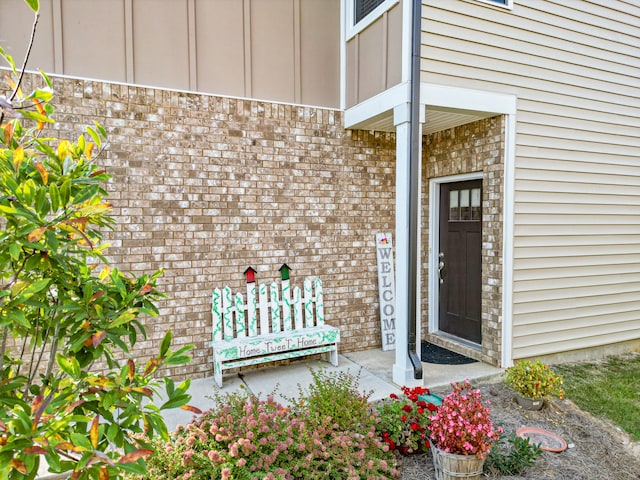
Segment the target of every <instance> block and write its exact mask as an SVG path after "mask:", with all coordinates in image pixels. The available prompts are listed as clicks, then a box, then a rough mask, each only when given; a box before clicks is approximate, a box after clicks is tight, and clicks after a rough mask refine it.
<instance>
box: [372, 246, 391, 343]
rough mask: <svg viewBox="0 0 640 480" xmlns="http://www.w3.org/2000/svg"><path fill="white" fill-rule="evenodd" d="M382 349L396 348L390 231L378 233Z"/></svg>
mask: <svg viewBox="0 0 640 480" xmlns="http://www.w3.org/2000/svg"><path fill="white" fill-rule="evenodd" d="M376 257H377V259H378V297H379V300H380V327H381V330H382V350H383V351H386V350H393V349H395V348H396V282H395V276H394V271H395V269H394V268H393V246H392V245H391V234H390V233H376Z"/></svg>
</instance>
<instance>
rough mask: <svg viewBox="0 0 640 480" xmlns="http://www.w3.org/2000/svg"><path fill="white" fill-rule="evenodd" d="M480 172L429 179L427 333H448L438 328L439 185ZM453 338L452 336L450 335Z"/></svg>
mask: <svg viewBox="0 0 640 480" xmlns="http://www.w3.org/2000/svg"><path fill="white" fill-rule="evenodd" d="M482 179H483V173H482V172H472V173H463V174H460V175H449V176H446V177H438V178H431V179H429V249H428V252H429V259H428V265H429V270H428V272H429V278H428V286H429V287H428V299H429V307H428V314H429V333H433V334H442V335H446V336H447V337H449V334H446V333H444V332H440V330H439V328H438V324H439V322H438V319H439V318H440V317H439V315H440V307H439V304H440V302H439V301H438V300H439V293H440V283H439V281H438V279H439V277H438V251H439V250H438V247H439V239H440V187H441V185H442V184H445V183H455V182H464V181H467V180H482ZM451 338H454V337H451ZM455 338H456V341H460V343H464V344H465V345H467V344H468V345H470V346H474V347H476V348H477V346H478V344H475V343H471V342H468V343H467V342H465V341H464V340H463V339H459V340H458V339H457V337H455Z"/></svg>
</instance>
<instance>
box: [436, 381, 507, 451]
mask: <svg viewBox="0 0 640 480" xmlns="http://www.w3.org/2000/svg"><path fill="white" fill-rule="evenodd" d="M451 386H452V387H453V391H452V392H451V393H450V394H449V395H447V396H446V397H444V398H443V399H442V405H440V407H439V408H438V410H437V412H436V413H435V414H433V415H431V417H430V420H431V423H430V424H429V432H430V433H431V440H432V442H433V444H434V445H435V446H436V447H437V448H439V449H440V450H442V451H444V452H445V453H455V454H458V455H476V456H477V457H479V458H486V457H487V454H488V453H489V451H490V450H491V445H493V442H495V441H496V440H498V438H499V437H500V434H501V433H502V428H501V427H497V428H496V427H494V425H493V423H492V422H491V418H490V416H489V413H490V410H489V407H487V406H486V405H485V404H483V403H482V393H480V390H477V389H476V390H472V388H471V385H470V384H469V380H465V381H464V383H452V384H451ZM485 403H486V404H488V403H489V402H488V401H487V402H485Z"/></svg>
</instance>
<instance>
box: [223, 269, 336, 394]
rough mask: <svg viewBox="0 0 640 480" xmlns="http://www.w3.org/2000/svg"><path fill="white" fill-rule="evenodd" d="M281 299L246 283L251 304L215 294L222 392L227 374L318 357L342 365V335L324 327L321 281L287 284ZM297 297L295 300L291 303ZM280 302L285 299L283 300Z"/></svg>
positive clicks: (225, 291) (225, 292)
mask: <svg viewBox="0 0 640 480" xmlns="http://www.w3.org/2000/svg"><path fill="white" fill-rule="evenodd" d="M281 285H282V294H281V295H280V294H279V289H278V285H277V284H276V283H272V284H271V286H270V287H269V288H268V289H267V285H266V284H261V285H260V286H259V288H258V298H257V299H256V284H255V283H254V282H250V283H247V302H245V301H244V300H243V297H242V295H241V294H240V293H237V294H236V295H235V296H233V295H232V293H231V289H230V288H229V287H225V288H223V289H222V290H220V289H215V290H214V291H213V294H212V301H213V302H212V303H213V305H212V308H211V311H212V317H213V341H212V342H211V346H212V347H213V373H214V380H215V382H216V384H217V385H218V386H219V387H222V374H223V372H224V371H225V370H228V369H230V368H239V367H245V366H248V365H256V364H259V363H266V362H273V361H276V360H284V359H290V358H296V357H302V356H306V355H313V354H317V353H325V354H326V356H327V360H328V361H330V362H331V363H332V364H333V365H335V366H337V365H338V342H339V341H340V330H338V329H337V328H335V327H331V326H329V325H325V323H324V305H323V294H322V282H321V281H320V279H319V278H317V279H315V280H314V281H311V280H310V279H307V280H305V282H304V294H302V293H301V292H300V288H298V287H295V288H293V291H292V290H291V288H290V284H289V280H288V279H286V280H282V284H281ZM291 293H293V298H291ZM280 297H281V298H280Z"/></svg>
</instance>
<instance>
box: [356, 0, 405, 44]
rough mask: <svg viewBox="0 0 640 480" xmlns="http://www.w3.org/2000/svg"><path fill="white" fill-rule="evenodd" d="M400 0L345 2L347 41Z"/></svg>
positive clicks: (357, 0)
mask: <svg viewBox="0 0 640 480" xmlns="http://www.w3.org/2000/svg"><path fill="white" fill-rule="evenodd" d="M399 1H400V0H346V1H345V3H346V5H347V8H346V13H347V25H346V27H347V39H349V38H351V37H353V36H354V35H356V34H358V33H359V32H361V31H362V30H364V29H365V28H367V27H368V26H369V25H371V24H372V23H373V22H375V21H376V20H377V19H378V18H379V17H381V16H382V15H383V14H384V12H386V11H388V10H390V9H391V7H393V6H394V5H395V4H397V3H398V2H399Z"/></svg>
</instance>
